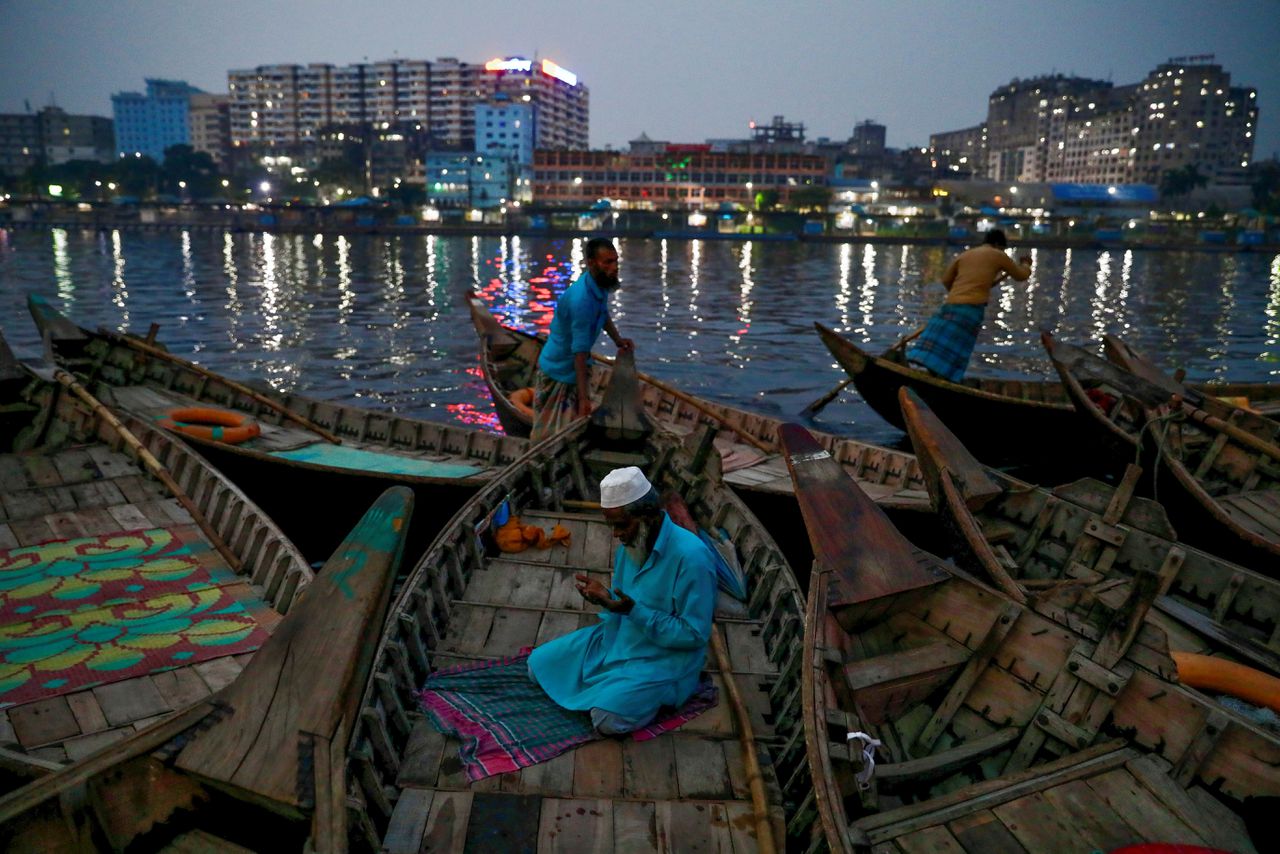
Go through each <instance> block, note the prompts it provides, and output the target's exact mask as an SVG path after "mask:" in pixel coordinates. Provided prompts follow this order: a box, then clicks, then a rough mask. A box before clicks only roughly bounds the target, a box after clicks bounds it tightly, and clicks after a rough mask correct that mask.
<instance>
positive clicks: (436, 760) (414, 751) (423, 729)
mask: <svg viewBox="0 0 1280 854" xmlns="http://www.w3.org/2000/svg"><path fill="white" fill-rule="evenodd" d="M446 741H447V739H446V738H445V736H444V733H442V732H440V731H439V730H437V729H436V728H435V727H433V726H432V725H431V724H430V723H429V722H428V721H427V719H426V718H425V717H419V718H418V719H417V720H416V722H415V723H414V725H413V729H411V730H410V731H409V741H408V743H407V744H406V745H405V749H404V753H403V754H402V755H401V756H400V773H399V775H398V776H397V777H396V784H397V785H400V786H431V785H432V784H433V783H435V781H436V778H437V777H439V775H440V763H441V762H442V761H443V759H444V756H445V742H446Z"/></svg>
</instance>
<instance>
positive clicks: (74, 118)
mask: <svg viewBox="0 0 1280 854" xmlns="http://www.w3.org/2000/svg"><path fill="white" fill-rule="evenodd" d="M72 160H93V161H97V162H98V163H111V162H112V161H114V160H115V132H114V129H113V128H112V125H111V119H108V118H106V117H105V116H82V115H71V114H70V113H68V112H67V111H66V110H63V109H61V108H60V107H44V108H43V109H41V110H40V111H39V112H36V113H8V114H0V175H10V176H17V175H21V174H22V173H23V172H25V171H26V170H28V169H30V168H31V167H32V166H41V165H43V166H56V165H59V164H62V163H68V162H70V161H72Z"/></svg>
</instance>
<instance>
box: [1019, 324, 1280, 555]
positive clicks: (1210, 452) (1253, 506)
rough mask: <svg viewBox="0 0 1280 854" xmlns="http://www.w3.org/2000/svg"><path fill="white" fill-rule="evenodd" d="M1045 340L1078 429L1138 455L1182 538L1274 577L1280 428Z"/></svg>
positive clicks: (1279, 550) (1279, 524)
mask: <svg viewBox="0 0 1280 854" xmlns="http://www.w3.org/2000/svg"><path fill="white" fill-rule="evenodd" d="M1113 341H1114V339H1113ZM1044 343H1045V347H1046V348H1047V349H1048V350H1049V352H1050V356H1051V358H1052V359H1053V362H1054V366H1055V368H1057V369H1058V371H1059V373H1060V374H1061V375H1062V376H1063V377H1064V380H1065V382H1066V384H1067V387H1068V389H1070V390H1071V392H1072V395H1073V398H1074V399H1075V401H1076V406H1077V407H1078V409H1079V410H1080V412H1081V413H1082V414H1083V415H1085V416H1086V417H1087V421H1086V422H1085V423H1088V424H1091V425H1093V427H1092V429H1093V430H1095V431H1097V432H1098V433H1099V434H1101V433H1102V432H1104V431H1105V432H1106V434H1107V435H1108V436H1109V438H1110V440H1111V442H1112V443H1113V445H1115V444H1120V443H1124V442H1127V443H1128V446H1129V447H1130V448H1132V449H1134V450H1133V451H1132V452H1131V453H1135V454H1137V453H1138V452H1139V448H1140V453H1141V454H1142V457H1143V458H1144V459H1145V460H1146V466H1147V467H1148V468H1149V469H1151V471H1152V478H1153V481H1154V482H1153V485H1152V490H1153V493H1154V495H1155V496H1156V497H1158V498H1159V499H1160V501H1161V503H1162V504H1163V505H1164V506H1165V507H1166V509H1167V510H1168V512H1169V516H1170V517H1171V519H1172V520H1173V523H1174V525H1175V526H1176V527H1177V528H1178V529H1179V530H1180V531H1182V535H1183V538H1184V539H1185V540H1187V541H1188V542H1191V543H1195V544H1197V545H1200V546H1202V547H1203V548H1205V549H1208V550H1209V551H1212V552H1214V553H1216V554H1220V555H1222V556H1223V557H1226V558H1230V559H1231V560H1234V561H1237V562H1239V563H1243V564H1245V565H1246V566H1251V567H1253V568H1255V569H1258V570H1260V571H1262V572H1265V573H1267V574H1268V575H1277V570H1276V566H1277V558H1280V423H1278V422H1276V421H1274V420H1272V419H1270V418H1267V417H1265V416H1263V415H1260V414H1258V413H1255V412H1250V411H1248V410H1245V409H1241V408H1239V407H1235V406H1231V405H1229V404H1227V403H1225V402H1223V401H1220V400H1217V399H1215V398H1214V397H1212V396H1209V395H1204V394H1203V393H1200V392H1198V390H1193V392H1194V393H1195V397H1194V398H1193V399H1191V400H1189V399H1187V398H1184V397H1182V396H1181V395H1173V396H1169V395H1167V394H1166V392H1167V391H1168V388H1167V387H1165V386H1163V385H1162V384H1160V383H1159V382H1153V381H1151V380H1153V379H1155V380H1158V377H1155V376H1152V375H1151V374H1150V373H1149V372H1146V371H1144V374H1145V376H1137V375H1135V374H1132V373H1129V372H1127V371H1126V370H1120V369H1119V368H1116V369H1109V368H1108V366H1106V364H1105V363H1104V362H1102V360H1100V359H1098V358H1097V357H1096V356H1093V355H1092V354H1088V353H1085V352H1084V351H1082V350H1080V349H1079V348H1073V347H1070V346H1069V345H1065V344H1062V343H1060V342H1055V341H1054V340H1053V339H1052V337H1051V336H1048V335H1047V334H1046V335H1045V336H1044Z"/></svg>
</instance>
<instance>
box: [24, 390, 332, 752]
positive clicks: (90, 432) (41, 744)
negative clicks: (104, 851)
mask: <svg viewBox="0 0 1280 854" xmlns="http://www.w3.org/2000/svg"><path fill="white" fill-rule="evenodd" d="M24 377H25V379H24V382H23V383H22V385H23V390H22V391H21V394H22V395H23V397H22V398H21V399H26V400H30V401H32V402H33V405H34V406H35V407H36V408H38V409H40V415H39V416H37V417H36V419H35V421H34V422H33V424H32V426H31V428H29V429H28V430H26V431H24V432H22V433H20V434H19V437H18V440H17V441H18V443H19V445H20V446H21V447H22V448H25V450H21V451H20V452H18V453H5V454H0V549H12V548H18V547H21V546H38V545H42V544H44V543H47V542H50V541H52V540H56V539H66V538H78V537H97V536H102V535H108V534H116V533H123V532H129V531H136V530H139V529H145V528H166V529H169V530H171V531H173V532H174V533H175V535H176V536H178V537H180V538H182V539H183V540H190V541H192V542H200V541H201V540H203V541H204V542H205V543H206V550H205V551H203V552H201V553H200V556H199V561H200V563H201V565H202V566H204V567H205V568H206V569H208V570H209V571H211V572H213V573H215V574H218V575H220V576H223V577H225V576H226V575H228V574H229V573H228V571H229V570H230V569H231V566H230V565H229V564H228V562H227V561H225V560H223V559H222V558H221V557H220V555H219V553H218V552H217V551H215V550H213V549H211V548H207V543H208V538H207V537H205V536H203V535H202V533H201V532H200V530H199V529H198V528H197V527H196V526H195V525H194V524H193V519H192V516H191V515H190V514H189V513H187V512H186V510H184V509H183V507H182V506H180V504H179V503H178V501H177V500H176V499H175V498H174V497H173V496H172V494H171V493H170V492H169V491H168V489H167V488H166V487H165V486H164V485H163V484H162V483H161V481H160V480H159V479H158V478H157V477H156V476H155V475H153V474H152V473H150V472H148V471H147V469H146V468H145V467H144V466H143V465H142V464H140V462H139V458H140V456H141V454H142V452H143V451H145V452H146V454H149V455H151V456H153V457H154V459H155V460H156V461H157V462H158V463H159V464H160V465H162V466H163V467H164V468H165V469H166V470H167V471H169V472H171V473H172V474H173V478H174V483H173V486H174V487H176V488H177V489H179V490H182V491H183V493H184V495H186V496H188V497H189V499H190V501H192V502H193V504H194V506H195V507H196V509H197V511H198V512H199V513H200V514H201V515H202V516H203V517H204V518H205V520H206V522H207V523H208V524H209V525H210V526H211V528H212V529H213V531H214V533H215V534H216V535H218V536H219V537H220V538H221V540H222V541H223V542H224V543H225V544H226V545H227V547H228V548H229V549H230V550H231V551H232V553H233V554H234V555H235V557H236V558H237V562H238V563H239V565H240V571H241V572H242V575H240V576H237V577H236V580H234V581H231V582H225V583H224V585H223V586H224V587H226V588H227V589H228V590H229V591H231V593H232V594H233V595H234V596H235V597H236V598H237V599H239V600H241V601H243V602H244V603H245V604H246V606H248V607H249V608H250V610H251V611H252V613H253V614H254V615H255V619H256V620H257V622H258V623H259V625H261V626H262V627H263V628H265V629H266V630H267V631H272V630H274V628H275V627H276V625H277V624H278V622H279V620H280V614H281V613H283V612H285V611H287V610H288V608H289V606H290V604H291V603H292V601H293V599H294V597H295V596H296V595H297V594H298V593H299V592H300V591H301V590H302V589H304V588H305V587H306V585H307V584H308V583H309V581H310V579H311V578H312V576H313V573H312V571H311V569H310V567H309V566H308V565H307V563H306V561H305V560H304V559H303V558H302V556H301V555H300V554H299V553H298V551H297V549H295V548H294V547H293V545H292V544H291V543H289V542H288V541H287V540H285V539H284V537H283V535H282V534H281V533H280V531H279V530H278V529H277V528H276V526H275V525H274V523H272V522H271V520H270V519H268V518H266V517H265V516H263V515H262V513H261V511H260V510H258V508H256V507H255V506H254V505H253V504H252V503H251V502H250V501H249V500H248V499H247V497H246V496H245V495H244V494H243V493H242V492H240V491H239V490H238V489H237V488H236V487H234V486H233V485H231V484H230V483H229V482H227V481H226V480H225V479H223V478H222V477H221V476H220V475H218V474H217V473H216V472H215V471H213V470H212V469H211V468H210V467H209V465H208V464H207V463H206V462H205V461H204V460H203V459H201V458H199V457H198V456H196V455H195V454H194V453H193V452H191V451H190V450H189V449H187V448H186V447H185V446H184V445H182V444H180V443H177V442H174V441H172V440H170V439H169V438H168V437H167V436H166V435H165V434H163V433H160V432H158V431H155V430H153V429H151V428H150V427H148V426H147V425H145V424H142V423H140V422H137V421H133V420H129V419H126V423H125V424H124V428H125V429H128V430H129V431H130V432H132V433H134V434H135V435H136V436H138V437H139V438H140V440H141V446H140V447H131V446H129V445H126V444H123V443H122V442H121V439H120V433H119V431H118V430H117V429H116V428H115V427H114V426H112V424H111V423H109V420H106V419H104V418H103V417H102V416H101V415H100V414H98V413H95V412H94V411H92V410H91V409H90V408H89V407H88V406H86V405H85V404H83V403H82V402H81V401H79V400H77V399H76V398H75V397H73V396H71V395H70V394H68V393H65V392H63V391H62V390H61V389H60V388H59V387H57V386H55V385H51V384H48V383H42V382H40V381H38V380H36V379H34V378H33V375H32V374H29V373H24ZM16 393H18V392H15V394H16ZM33 445H38V447H34V448H32V447H31V446H33ZM264 604H265V605H266V606H268V607H262V605H264ZM247 658H248V656H247V655H245V656H236V657H224V658H213V659H208V660H205V661H202V662H200V663H198V664H195V665H187V666H182V667H178V668H176V669H173V670H170V671H166V672H163V673H154V674H151V675H149V676H141V677H135V678H132V679H129V680H126V681H123V682H118V683H109V684H106V685H101V686H98V687H95V688H86V689H83V690H80V691H74V692H71V693H68V694H64V695H60V696H55V697H51V698H47V699H44V700H37V701H34V702H31V703H24V704H21V705H18V706H14V707H11V708H9V709H6V710H4V711H0V748H4V749H7V750H8V752H9V754H10V755H11V756H12V757H15V759H14V762H15V763H19V764H20V763H21V762H22V761H23V759H22V757H30V759H31V769H32V773H38V772H40V771H42V770H46V769H47V766H48V764H49V763H55V764H62V763H65V762H68V761H75V760H78V759H81V758H83V757H84V756H86V755H88V754H90V753H93V752H94V751H97V750H99V749H101V748H103V747H104V746H107V745H110V744H112V743H114V742H117V741H119V740H121V739H124V738H126V737H128V736H132V735H133V734H134V733H136V732H137V731H138V730H140V729H143V728H145V727H146V726H148V725H149V724H150V723H151V721H152V720H154V719H155V718H156V717H157V716H160V715H165V714H169V713H170V712H173V711H177V710H180V709H183V708H186V707H187V706H189V705H191V704H192V703H194V702H198V701H200V700H202V699H204V698H206V697H208V696H209V694H211V693H213V692H214V691H216V690H218V689H219V688H221V687H222V686H223V685H224V684H226V682H227V681H229V680H230V679H232V678H234V676H235V675H236V674H237V673H239V671H240V669H241V666H242V661H243V660H247ZM11 764H12V763H11Z"/></svg>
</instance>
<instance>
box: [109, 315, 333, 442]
mask: <svg viewBox="0 0 1280 854" xmlns="http://www.w3.org/2000/svg"><path fill="white" fill-rule="evenodd" d="M108 334H109V335H111V337H113V338H115V339H116V340H117V341H119V342H120V343H122V344H124V345H125V346H126V347H131V348H133V349H134V350H138V351H139V352H142V353H145V354H147V355H148V356H153V357H155V358H157V359H163V360H165V361H167V362H173V363H174V364H176V365H181V366H182V367H184V368H186V369H187V370H189V371H194V372H196V373H197V374H199V375H200V376H202V377H208V378H209V379H212V380H217V381H219V382H221V383H225V384H226V385H227V386H228V387H229V388H231V389H232V390H234V391H235V392H237V393H238V394H243V395H244V396H245V397H248V398H251V399H252V400H253V401H254V402H256V403H258V404H260V405H262V406H265V407H266V408H268V409H270V410H271V411H272V412H275V413H278V414H279V415H281V416H282V417H284V418H287V419H288V420H290V421H293V422H294V423H296V424H299V425H301V426H302V427H305V428H306V429H308V430H310V431H311V432H313V433H318V434H319V435H320V436H321V437H322V438H323V439H324V440H325V441H327V442H332V443H333V444H335V445H341V444H342V440H341V439H339V438H338V437H337V436H335V435H334V434H333V433H330V432H329V431H328V430H326V429H324V428H323V427H321V426H320V425H319V424H317V423H315V422H314V421H311V420H310V419H308V418H304V417H303V416H301V415H299V414H298V413H296V412H294V411H293V410H291V409H289V408H288V407H286V406H282V405H281V404H279V403H277V402H276V401H274V400H272V399H271V398H269V397H267V396H266V395H264V394H261V393H259V392H256V391H254V390H253V389H251V388H249V387H248V386H247V385H244V384H242V383H238V382H236V381H235V380H233V379H228V378H227V377H224V376H222V375H221V374H217V373H214V372H213V371H211V370H209V369H208V368H202V367H200V366H199V365H196V364H193V363H192V362H188V361H187V360H186V359H182V358H179V357H178V356H175V355H173V354H172V353H168V352H165V351H164V350H161V349H160V348H159V347H153V346H151V345H150V344H148V343H147V342H146V341H142V340H140V339H136V338H129V337H127V336H124V335H117V334H114V333H108Z"/></svg>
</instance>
